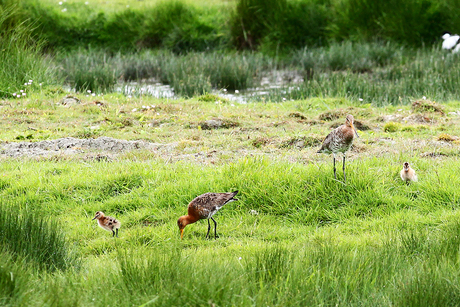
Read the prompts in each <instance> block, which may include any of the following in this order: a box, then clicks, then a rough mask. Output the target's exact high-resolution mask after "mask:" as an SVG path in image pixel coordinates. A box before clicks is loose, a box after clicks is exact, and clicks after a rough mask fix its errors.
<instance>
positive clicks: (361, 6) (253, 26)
mask: <svg viewBox="0 0 460 307" xmlns="http://www.w3.org/2000/svg"><path fill="white" fill-rule="evenodd" d="M84 2H85V1H83V0H81V1H74V2H63V4H62V5H58V3H57V2H47V3H44V2H43V1H37V0H25V1H22V2H21V5H20V7H21V11H22V14H21V15H20V16H19V18H20V19H21V18H22V19H23V20H24V19H25V18H30V19H31V20H34V21H37V28H36V31H35V32H34V33H36V34H37V35H39V36H40V38H42V39H45V40H46V45H47V47H49V48H51V49H61V48H64V49H66V50H74V49H75V48H78V47H87V46H91V47H93V48H107V49H108V50H110V51H112V52H113V51H119V50H137V49H139V48H141V49H142V48H165V49H167V50H170V51H173V52H174V53H176V54H178V53H180V54H183V53H186V52H189V51H207V50H225V49H229V48H231V49H251V50H262V51H264V52H266V53H268V54H279V53H283V54H285V53H289V51H291V50H293V49H298V48H302V47H304V46H306V45H307V46H309V47H315V46H326V45H328V44H329V43H330V42H334V41H343V40H352V41H355V42H373V41H376V40H379V41H391V42H393V43H400V44H403V45H407V46H413V47H421V46H427V45H431V44H433V43H438V42H439V41H440V36H441V35H442V34H443V32H444V31H450V32H459V31H460V22H459V21H458V18H457V15H458V13H459V11H458V10H459V8H458V5H457V4H458V3H457V2H456V0H447V1H436V0H404V1H402V2H400V1H396V0H392V1H385V2H382V1H379V0H341V1H318V0H282V1H274V0H270V1H261V0H238V1H234V2H231V3H229V4H226V5H217V4H216V5H211V4H207V5H205V6H198V5H194V4H192V3H190V2H189V1H180V0H175V1H160V2H155V3H154V4H152V5H150V6H149V5H146V6H144V7H143V8H137V9H136V8H134V9H132V8H126V9H125V10H124V11H123V10H121V11H117V12H111V13H109V12H104V11H101V9H100V8H98V7H95V4H93V3H89V5H85V3H84Z"/></svg>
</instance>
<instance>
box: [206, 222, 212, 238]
mask: <svg viewBox="0 0 460 307" xmlns="http://www.w3.org/2000/svg"><path fill="white" fill-rule="evenodd" d="M210 230H211V224H209V219H208V233H207V234H206V239H207V238H208V237H209V231H210Z"/></svg>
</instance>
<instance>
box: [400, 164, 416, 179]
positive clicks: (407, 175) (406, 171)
mask: <svg viewBox="0 0 460 307" xmlns="http://www.w3.org/2000/svg"><path fill="white" fill-rule="evenodd" d="M400 175H401V179H402V180H403V181H404V182H406V184H409V183H411V182H416V181H417V175H416V174H415V171H414V170H413V169H412V168H411V167H410V166H409V163H408V162H404V165H403V169H402V170H401V173H400Z"/></svg>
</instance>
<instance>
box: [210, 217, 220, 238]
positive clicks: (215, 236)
mask: <svg viewBox="0 0 460 307" xmlns="http://www.w3.org/2000/svg"><path fill="white" fill-rule="evenodd" d="M211 220H212V221H213V222H214V239H217V238H218V236H217V223H216V221H215V220H214V219H213V218H212V217H211Z"/></svg>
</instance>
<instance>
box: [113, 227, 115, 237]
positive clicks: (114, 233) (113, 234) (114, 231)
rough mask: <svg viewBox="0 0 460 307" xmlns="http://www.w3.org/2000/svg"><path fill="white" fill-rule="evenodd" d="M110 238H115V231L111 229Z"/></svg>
mask: <svg viewBox="0 0 460 307" xmlns="http://www.w3.org/2000/svg"><path fill="white" fill-rule="evenodd" d="M112 237H115V231H113V229H112Z"/></svg>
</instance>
